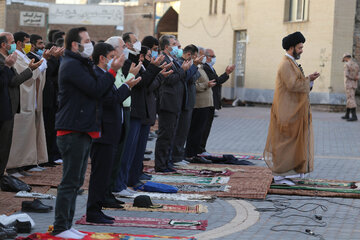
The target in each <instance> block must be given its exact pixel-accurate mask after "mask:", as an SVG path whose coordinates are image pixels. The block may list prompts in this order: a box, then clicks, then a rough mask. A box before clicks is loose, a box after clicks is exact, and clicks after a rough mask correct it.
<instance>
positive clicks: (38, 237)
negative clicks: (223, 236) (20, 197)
mask: <svg viewBox="0 0 360 240" xmlns="http://www.w3.org/2000/svg"><path fill="white" fill-rule="evenodd" d="M83 233H86V234H87V235H86V236H85V237H84V238H83V240H92V239H97V240H99V239H100V240H102V239H103V240H105V239H106V240H147V239H149V240H150V239H151V240H157V239H158V240H162V239H178V240H195V239H196V238H194V237H173V236H159V235H142V234H127V233H95V232H83ZM68 239H69V238H68ZM16 240H64V239H63V238H59V237H54V236H52V235H51V234H50V233H33V234H31V235H29V236H27V237H18V238H16Z"/></svg>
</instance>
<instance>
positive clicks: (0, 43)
mask: <svg viewBox="0 0 360 240" xmlns="http://www.w3.org/2000/svg"><path fill="white" fill-rule="evenodd" d="M13 43H15V40H14V36H13V35H12V33H9V32H2V33H0V52H1V53H2V54H4V55H8V50H10V49H11V44H13Z"/></svg>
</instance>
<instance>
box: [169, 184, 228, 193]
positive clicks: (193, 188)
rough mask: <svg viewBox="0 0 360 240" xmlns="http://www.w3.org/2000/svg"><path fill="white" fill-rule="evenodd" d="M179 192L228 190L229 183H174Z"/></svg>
mask: <svg viewBox="0 0 360 240" xmlns="http://www.w3.org/2000/svg"><path fill="white" fill-rule="evenodd" d="M175 187H177V189H178V190H179V191H181V192H229V191H230V186H229V185H175Z"/></svg>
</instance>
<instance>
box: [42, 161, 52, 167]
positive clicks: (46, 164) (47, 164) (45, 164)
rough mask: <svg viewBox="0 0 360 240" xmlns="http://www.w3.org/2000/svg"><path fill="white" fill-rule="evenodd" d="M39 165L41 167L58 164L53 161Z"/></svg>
mask: <svg viewBox="0 0 360 240" xmlns="http://www.w3.org/2000/svg"><path fill="white" fill-rule="evenodd" d="M39 166H40V167H56V165H55V164H53V163H51V162H47V163H42V164H39Z"/></svg>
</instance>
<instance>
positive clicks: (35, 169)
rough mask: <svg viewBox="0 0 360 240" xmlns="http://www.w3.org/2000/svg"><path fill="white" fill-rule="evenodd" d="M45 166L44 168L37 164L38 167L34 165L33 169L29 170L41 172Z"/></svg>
mask: <svg viewBox="0 0 360 240" xmlns="http://www.w3.org/2000/svg"><path fill="white" fill-rule="evenodd" d="M44 169H45V168H42V167H40V166H37V167H33V168H31V169H29V170H28V171H29V172H41V171H44Z"/></svg>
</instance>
